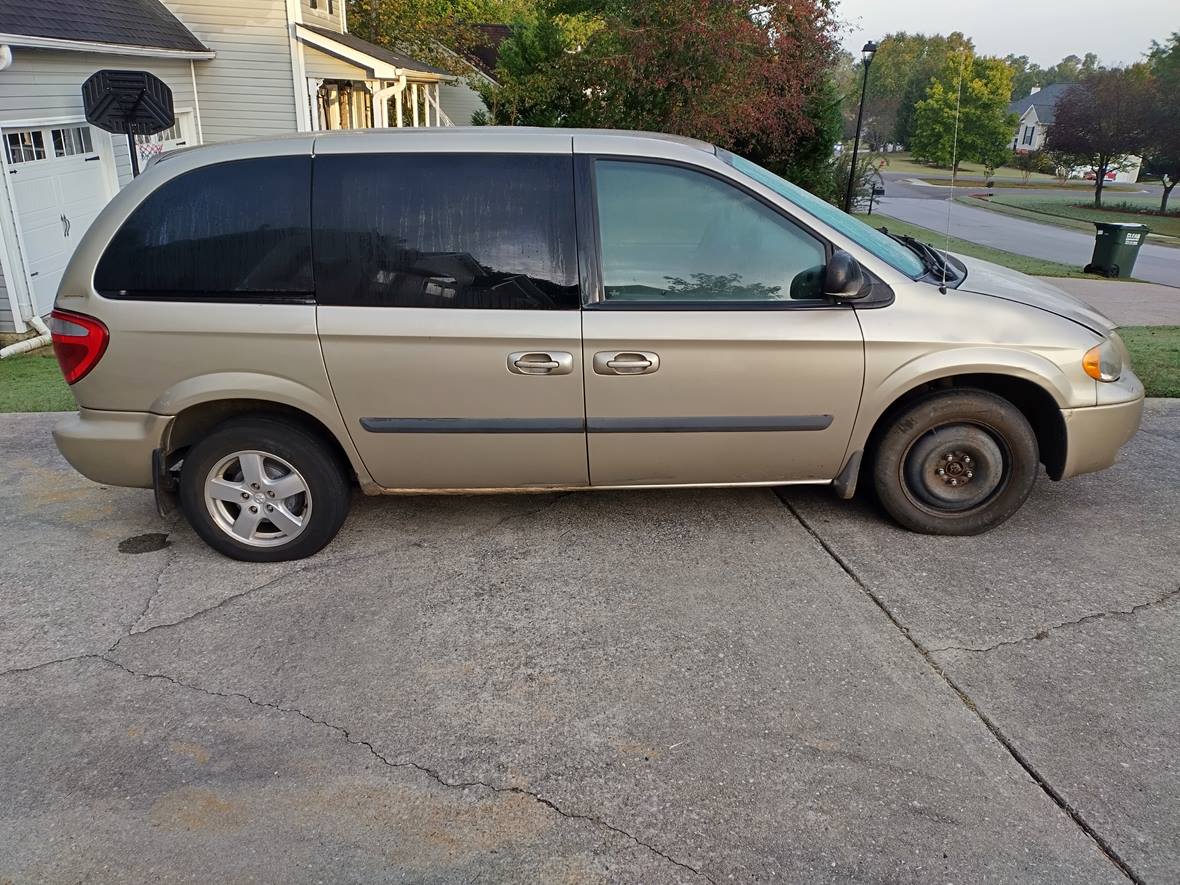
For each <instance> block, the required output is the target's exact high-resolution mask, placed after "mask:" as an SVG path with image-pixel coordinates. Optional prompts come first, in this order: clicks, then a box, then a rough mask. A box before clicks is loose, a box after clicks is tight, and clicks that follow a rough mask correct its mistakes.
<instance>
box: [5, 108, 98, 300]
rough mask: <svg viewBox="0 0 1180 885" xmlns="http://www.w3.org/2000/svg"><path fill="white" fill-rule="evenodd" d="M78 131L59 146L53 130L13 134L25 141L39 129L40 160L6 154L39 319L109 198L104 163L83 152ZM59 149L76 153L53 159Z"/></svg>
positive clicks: (82, 142) (81, 137) (60, 151)
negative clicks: (71, 257) (43, 150)
mask: <svg viewBox="0 0 1180 885" xmlns="http://www.w3.org/2000/svg"><path fill="white" fill-rule="evenodd" d="M80 128H83V127H75V128H71V129H70V130H69V132H70V133H72V134H71V135H70V137H69V139H68V144H67V143H66V142H67V140H66V139H64V138H62V139H59V141H60V142H61V144H58V143H57V142H55V141H54V139H53V131H54V130H51V129H50V128H48V127H46V128H44V129H41V130H36V129H34V130H12V132H14V133H20V132H23V133H25V140H27V137H28V133H29V132H33V133H36V132H38V131H39V132H40V133H41V136H42V138H41V141H42V142H43V143H44V145H45V146H46V150H45V154H46V156H44V157H36V156H35V157H32V158H30V156H29V155H28V152H27V151H26V152H24V153H22V154H21V155H19V156H17V155H15V154H14V153H13V150H12V149H11V148H10V150H9V162H10V171H11V173H12V174H11V177H10V181H11V182H12V195H13V203H14V206H13V208H14V211H15V216H16V222H17V226H18V227H19V229H20V233H21V244H22V247H23V249H22V253H23V258H24V263H25V267H26V268H27V270H28V273H29V281H30V283H31V286H32V302H33V307H34V309H35V310H36V311H37V312H38V313H39V314H42V315H43V314H46V313H48V312H49V311H50V310H51V309H52V308H53V299H54V298H55V297H56V295H57V288H58V285H59V284H60V283H61V278H62V275H63V274H64V272H65V268H66V265H67V264H68V263H69V260H70V256H71V255H72V254H73V251H74V249H75V248H76V247H77V245H78V242H79V240H80V239H81V238H82V235H83V234H84V233H85V232H86V229H87V228H89V227H90V224H91V223H92V222H93V221H94V219H95V218H96V217H97V216H98V213H99V212H100V211H101V210H102V207H103V206H104V205H106V202H107V198H108V196H109V191H108V187H107V180H106V173H105V171H104V169H103V164H102V163H101V162H99V161H97V155H96V154H94V153H93V152H92V151H87V152H86V153H83V152H82V151H83V150H84V149H85V148H86V147H88V146H89V141H86V140H84V136H82V135H77V134H76V132H77V129H80ZM8 131H9V130H6V133H7V132H8ZM59 134H60V133H59ZM13 138H17V139H19V138H21V136H20V135H14V136H13ZM64 150H73V151H75V153H71V154H69V155H68V156H58V155H57V154H60V153H62V151H64ZM88 157H89V159H87V158H88Z"/></svg>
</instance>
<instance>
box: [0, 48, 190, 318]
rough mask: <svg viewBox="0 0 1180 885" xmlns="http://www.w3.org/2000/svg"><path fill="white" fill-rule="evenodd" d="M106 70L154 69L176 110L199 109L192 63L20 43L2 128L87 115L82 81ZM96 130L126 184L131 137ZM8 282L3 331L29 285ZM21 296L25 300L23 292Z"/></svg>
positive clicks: (1, 82)
mask: <svg viewBox="0 0 1180 885" xmlns="http://www.w3.org/2000/svg"><path fill="white" fill-rule="evenodd" d="M103 68H114V69H123V70H128V69H130V70H146V71H150V72H152V73H153V74H155V75H156V76H157V77H159V78H160V79H161V80H163V81H164V82H165V83H167V84H168V86H169V87H171V89H172V97H173V104H174V105H175V107H176V108H177V110H186V109H187V110H193V109H194V105H195V100H194V97H193V85H192V74H191V71H190V69H189V63H188V62H187V61H183V60H178V59H158V58H142V57H131V56H119V55H107V54H105V53H103V54H100V53H89V52H61V51H56V50H52V51H51V50H41V49H22V48H20V47H17V48H15V49H14V50H13V60H12V65H11V66H10V67H8V68H7V69H5V70H4V71H2V72H0V126H6V125H8V124H11V123H14V122H16V121H21V122H32V121H39V120H59V119H77V120H81V119H82V117H83V114H84V111H83V108H82V84H83V83H84V82H85V81H86V80H87V78H89V77H90V75H91V74H93V73H94V72H95V71H98V70H101V69H103ZM202 110H203V108H202ZM92 131H93V135H94V139H95V147H96V148H98V150H99V152H100V153H101V154H103V155H104V156H105V157H107V158H113V160H114V168H115V171H116V175H117V179H118V186H119V187H122V186H123V185H124V184H126V183H127V182H128V181H129V180H130V179H131V159H130V155H129V154H128V152H127V139H126V136H121V135H119V136H113V135H108V134H107V133H105V132H102V131H100V130H98V129H93V130H92ZM103 139H109V143H110V149H105V146H103V145H101V144H100V143H99V142H100V141H101V140H103ZM104 162H109V160H108V161H104ZM107 168H108V169H109V168H110V167H109V166H108V167H107ZM2 202H3V204H4V205H7V203H8V201H7V200H4V201H2ZM4 211H5V212H7V213H8V216H9V217H8V218H7V219H5V225H6V226H8V227H9V229H15V226H16V222H15V218H14V217H13V215H12V211H11V207H8V208H6V209H5V210H4ZM4 246H6V247H8V252H9V255H10V256H11V260H12V261H13V262H14V265H15V266H14V267H12V268H11V270H12V272H13V274H14V275H16V274H20V273H23V272H24V271H23V268H21V266H20V265H19V264H17V263H16V262H17V256H18V252H17V248H16V245H15V244H10V243H5V244H4ZM8 285H9V281H8V280H3V282H2V283H0V331H3V332H7V331H11V330H12V329H13V328H14V322H13V316H12V308H11V303H10V301H9V295H10V294H13V295H18V293H23V289H24V286H23V285H22V286H21V287H20V288H19V289H18V290H17V293H9V291H8ZM18 297H20V298H21V299H22V300H23V298H24V296H23V294H19V295H18Z"/></svg>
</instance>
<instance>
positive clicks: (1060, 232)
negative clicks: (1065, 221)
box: [878, 173, 1180, 286]
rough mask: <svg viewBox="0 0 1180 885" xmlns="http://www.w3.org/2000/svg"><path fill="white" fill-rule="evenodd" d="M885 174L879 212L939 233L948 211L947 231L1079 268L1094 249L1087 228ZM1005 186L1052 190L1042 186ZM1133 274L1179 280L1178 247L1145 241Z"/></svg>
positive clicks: (969, 187)
mask: <svg viewBox="0 0 1180 885" xmlns="http://www.w3.org/2000/svg"><path fill="white" fill-rule="evenodd" d="M884 177H885V181H886V184H885V188H886V196H885V197H883V198H882V199H881V202H880V208H879V210H878V211H880V212H881V214H882V215H890V216H892V217H894V218H897V219H900V220H902V221H908V222H910V223H911V224H917V225H921V226H922V227H926V228H929V229H930V230H934V231H938V232H939V233H942V232H944V231H945V230H946V229H947V221H948V211H949V216H950V218H949V220H950V233H951V236H954V237H959V238H960V239H964V240H970V241H971V242H973V243H980V244H982V245H984V246H992V247H994V248H996V249H1003V250H1005V251H1007V252H1015V253H1016V254H1018V255H1030V256H1032V257H1034V258H1044V259H1047V260H1049V261H1059V262H1062V263H1063V264H1074V265H1077V268H1078V270H1081V269H1082V268H1083V267H1084V266H1085V265H1087V264H1089V262H1090V256H1091V254H1092V252H1093V250H1094V237H1093V235H1091V234H1086V233H1084V232H1082V231H1075V230H1068V229H1066V228H1061V227H1056V226H1054V225H1051V224H1038V223H1037V222H1035V221H1025V220H1024V219H1021V218H1013V217H1012V216H1010V215H1003V214H1000V213H999V212H991V211H989V210H987V209H976V208H974V207H972V206H965V205H963V204H961V203H955V202H953V201H951V200H950V199H949V195H950V188H949V187H938V186H930V185H919V184H913V183H911V181H909V179H912V176H911V175H908V174H903V173H886V174H885V176H884ZM955 190H956V193H957V194H959V195H965V194H969V193H972V192H978V191H979V190H980V186H979V185H967V186H964V187H961V188H956V189H955ZM997 192H1002V189H1000V190H998V191H997ZM1008 192H1009V193H1019V194H1027V195H1032V194H1037V193H1054V192H1053V191H1040V190H1032V191H1026V190H1009V191H1008ZM1056 193H1061V191H1056ZM1087 195H1088V192H1084V193H1079V195H1078V198H1079V200H1084V199H1085V198H1086V196H1087ZM1148 225H1149V226H1150V221H1148ZM1134 275H1135V277H1136V279H1140V280H1146V281H1147V282H1151V283H1162V284H1164V285H1168V286H1180V249H1176V248H1174V247H1170V246H1159V245H1156V244H1154V243H1148V244H1146V245H1144V246H1143V247H1142V248H1141V249H1140V250H1139V258H1138V259H1137V260H1136V262H1135V272H1134Z"/></svg>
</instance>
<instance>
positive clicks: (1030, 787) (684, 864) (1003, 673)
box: [0, 400, 1180, 883]
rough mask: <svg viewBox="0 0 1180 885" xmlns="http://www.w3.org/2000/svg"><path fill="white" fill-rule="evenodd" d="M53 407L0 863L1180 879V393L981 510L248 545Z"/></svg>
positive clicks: (20, 867)
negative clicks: (315, 545) (211, 543)
mask: <svg viewBox="0 0 1180 885" xmlns="http://www.w3.org/2000/svg"><path fill="white" fill-rule="evenodd" d="M56 417H57V416H55V415H6V416H3V417H0V452H3V457H2V458H0V489H2V491H0V497H2V498H3V501H4V504H5V506H4V507H3V508H2V510H0V531H2V533H3V536H4V538H5V539H6V552H5V556H4V558H3V560H2V561H0V588H2V589H0V670H3V671H4V672H3V675H2V676H0V796H4V797H5V800H4V802H3V803H0V845H2V846H4V848H3V850H2V851H0V881H5V882H9V881H11V882H38V881H47V880H53V881H62V880H71V881H79V880H89V879H121V880H127V881H131V880H134V881H139V880H151V881H169V882H172V881H193V882H204V881H225V880H234V881H283V882H302V881H308V882H312V881H322V880H332V881H354V882H388V881H414V882H453V881H474V880H479V881H507V880H513V881H522V880H535V881H546V882H570V881H577V882H583V881H634V882H638V881H642V882H680V881H683V882H691V881H712V882H722V881H730V880H731V879H732V880H734V881H752V880H767V879H784V880H787V881H808V882H848V881H873V882H880V881H890V882H930V881H946V882H952V881H953V882H1013V881H1021V882H1087V883H1089V882H1112V883H1113V882H1126V881H1128V880H1130V881H1136V882H1159V883H1166V882H1171V881H1174V874H1175V870H1176V869H1177V867H1178V866H1180V761H1178V760H1180V687H1178V686H1177V683H1176V680H1175V673H1176V671H1177V669H1178V668H1180V646H1178V645H1177V643H1176V640H1175V638H1176V636H1177V635H1180V584H1178V580H1180V579H1178V575H1180V544H1177V540H1178V536H1177V531H1176V525H1175V517H1176V494H1177V489H1178V488H1180V468H1177V466H1176V465H1177V463H1180V458H1178V457H1177V455H1180V404H1178V403H1177V401H1175V400H1170V401H1164V400H1157V401H1151V402H1149V404H1148V411H1147V416H1146V419H1145V424H1144V428H1143V430H1142V431H1141V432H1140V433H1139V435H1138V436H1137V437H1136V438H1135V439H1134V440H1133V441H1132V442H1131V443H1130V444H1129V445H1128V447H1127V448H1126V449H1124V451H1123V453H1122V456H1121V458H1120V462H1119V464H1118V465H1117V466H1116V467H1115V468H1113V469H1112V470H1110V471H1108V472H1106V473H1103V474H1099V475H1095V476H1087V477H1082V478H1079V479H1076V480H1073V481H1070V482H1066V483H1050V482H1048V481H1047V480H1046V479H1044V477H1042V480H1041V482H1039V483H1038V486H1037V488H1036V489H1035V490H1034V492H1033V496H1032V498H1031V499H1030V501H1029V502H1028V503H1027V504H1026V505H1025V507H1024V509H1023V510H1021V511H1020V513H1018V514H1017V515H1016V517H1014V518H1013V519H1012V520H1011V521H1010V522H1009V523H1007V524H1006V525H1004V526H1002V527H1001V528H1000V529H998V530H996V531H994V532H992V533H991V534H988V535H984V536H980V537H974V538H961V539H956V538H937V537H924V536H919V535H913V534H909V533H907V532H905V531H902V530H900V529H898V528H896V527H895V526H894V525H892V524H891V523H889V522H888V521H887V520H886V519H885V518H884V517H883V516H881V515H880V514H879V513H878V512H877V511H876V509H875V506H874V505H873V504H871V503H868V502H866V501H863V500H862V501H856V502H851V503H845V502H840V501H838V500H836V499H835V498H834V497H833V496H832V495H831V494H830V492H829V491H828V490H826V489H796V490H789V491H787V490H784V491H783V493H782V495H781V496H779V495H777V494H776V493H775V492H773V491H770V490H696V491H682V492H673V491H667V492H631V493H622V492H619V493H589V494H570V495H535V496H533V495H524V496H515V497H513V496H489V497H439V498H384V499H380V498H358V500H357V502H356V506H354V509H353V513H352V516H351V517H350V519H349V522H348V523H347V524H346V526H345V528H344V530H343V531H342V533H341V534H340V536H339V537H338V538H337V539H336V541H335V542H334V544H332V545H331V546H330V547H329V548H327V550H326V551H324V552H323V553H321V554H319V555H317V556H315V557H313V558H311V559H308V560H305V561H303V562H296V563H283V564H274V565H247V564H244V563H238V562H232V561H230V560H227V559H223V558H220V557H219V556H217V555H216V554H214V553H213V552H212V551H210V550H209V549H208V548H206V547H205V546H204V545H203V544H202V543H201V542H200V541H199V540H198V539H197V538H196V537H195V536H194V535H193V533H192V532H191V531H190V530H189V529H188V527H187V526H186V525H185V524H184V523H183V522H182V521H180V520H179V519H178V518H177V517H176V516H175V515H173V516H172V517H170V518H169V519H168V520H163V521H162V520H161V519H160V518H159V517H158V516H156V514H155V512H154V509H153V504H152V498H151V494H150V493H149V492H144V491H137V490H129V489H115V488H103V487H100V486H97V485H95V484H93V483H90V482H88V481H87V480H85V479H83V478H82V477H80V476H78V475H77V474H75V473H73V472H72V471H71V470H70V469H69V468H68V466H67V465H66V464H65V463H64V461H62V459H61V458H60V456H59V455H58V454H57V452H56V450H55V449H54V447H53V445H52V443H51V442H50V440H49V429H50V427H51V426H52V424H53V423H54V421H55V420H56Z"/></svg>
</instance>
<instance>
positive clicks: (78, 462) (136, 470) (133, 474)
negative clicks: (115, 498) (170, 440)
mask: <svg viewBox="0 0 1180 885" xmlns="http://www.w3.org/2000/svg"><path fill="white" fill-rule="evenodd" d="M171 420H172V418H171V417H170V416H168V415H154V414H152V413H150V412H102V411H99V410H97V409H80V410H79V411H78V413H77V414H76V415H70V416H69V417H68V418H65V419H63V420H62V421H60V422H58V425H57V426H56V427H54V428H53V441H54V442H56V443H57V448H58V450H59V451H60V452H61V453H62V455H64V456H65V459H66V460H67V461H69V462H70V465H71V466H72V467H73V468H74V469H75V470H77V471H78V472H79V473H81V474H82V475H83V476H85V477H86V478H88V479H92V480H94V481H95V482H100V483H103V484H104V485H112V486H131V487H133V488H141V489H150V488H151V487H152V450H153V449H156V448H159V446H160V440H161V439H163V437H164V431H165V430H166V429H167V427H168V424H169V422H170V421H171Z"/></svg>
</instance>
